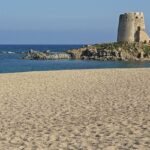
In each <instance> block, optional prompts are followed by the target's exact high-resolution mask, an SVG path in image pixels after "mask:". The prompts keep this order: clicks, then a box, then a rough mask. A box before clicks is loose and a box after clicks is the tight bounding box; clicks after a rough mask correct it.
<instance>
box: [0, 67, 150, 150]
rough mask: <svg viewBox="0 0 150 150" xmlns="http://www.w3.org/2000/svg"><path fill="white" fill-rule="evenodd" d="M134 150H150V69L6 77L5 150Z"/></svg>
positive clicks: (1, 83) (1, 134)
mask: <svg viewBox="0 0 150 150" xmlns="http://www.w3.org/2000/svg"><path fill="white" fill-rule="evenodd" d="M129 149H130V150H132V149H139V150H149V149H150V69H106V70H76V71H49V72H31V73H16V74H0V150H129Z"/></svg>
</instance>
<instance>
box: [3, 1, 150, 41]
mask: <svg viewBox="0 0 150 150" xmlns="http://www.w3.org/2000/svg"><path fill="white" fill-rule="evenodd" d="M149 7H150V0H0V44H94V43H103V42H114V41H116V38H117V28H118V21H119V15H120V14H121V13H125V12H134V11H142V12H144V14H145V22H146V30H147V32H148V33H149V35H150V10H149Z"/></svg>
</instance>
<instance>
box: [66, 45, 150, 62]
mask: <svg viewBox="0 0 150 150" xmlns="http://www.w3.org/2000/svg"><path fill="white" fill-rule="evenodd" d="M67 53H68V54H70V55H71V57H72V58H74V59H94V60H125V61H127V60H150V45H149V44H144V43H107V44H96V45H92V46H87V47H84V48H81V49H74V50H68V51H67Z"/></svg>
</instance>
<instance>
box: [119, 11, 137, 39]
mask: <svg viewBox="0 0 150 150" xmlns="http://www.w3.org/2000/svg"><path fill="white" fill-rule="evenodd" d="M134 31H135V22H134V15H133V14H124V15H120V18H119V27H118V39H117V41H118V42H121V41H126V42H133V41H134Z"/></svg>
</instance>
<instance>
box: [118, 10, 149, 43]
mask: <svg viewBox="0 0 150 150" xmlns="http://www.w3.org/2000/svg"><path fill="white" fill-rule="evenodd" d="M117 41H118V42H145V43H149V42H150V38H149V36H148V34H147V33H146V31H145V22H144V14H143V12H132V13H125V14H121V15H120V18H119V27H118V38H117Z"/></svg>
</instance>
